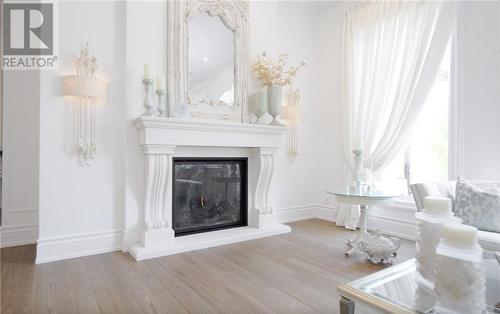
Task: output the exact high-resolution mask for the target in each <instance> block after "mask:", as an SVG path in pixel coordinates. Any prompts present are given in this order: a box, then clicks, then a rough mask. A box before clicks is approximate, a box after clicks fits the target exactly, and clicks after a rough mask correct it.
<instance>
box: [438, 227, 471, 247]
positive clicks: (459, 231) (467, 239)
mask: <svg viewBox="0 0 500 314" xmlns="http://www.w3.org/2000/svg"><path fill="white" fill-rule="evenodd" d="M442 235H443V242H444V244H446V245H447V246H450V247H453V248H456V249H471V248H474V247H475V246H476V245H477V228H475V227H472V226H468V225H461V224H445V225H444V226H443V233H442Z"/></svg>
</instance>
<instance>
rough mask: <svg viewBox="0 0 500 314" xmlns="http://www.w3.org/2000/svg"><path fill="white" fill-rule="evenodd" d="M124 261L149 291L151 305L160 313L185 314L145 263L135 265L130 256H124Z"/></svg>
mask: <svg viewBox="0 0 500 314" xmlns="http://www.w3.org/2000/svg"><path fill="white" fill-rule="evenodd" d="M124 259H125V260H126V261H127V262H128V264H129V266H130V268H131V269H133V270H134V271H135V273H136V275H137V276H138V278H139V279H140V280H141V282H142V283H143V284H144V286H145V287H146V288H147V289H148V290H149V291H150V293H151V294H152V299H153V303H154V304H155V306H156V307H157V308H158V309H161V312H162V313H187V311H186V310H185V309H184V308H183V307H182V305H181V304H180V303H179V302H178V301H177V299H176V298H175V297H174V296H173V295H172V294H171V293H170V292H169V291H168V289H167V288H166V287H165V286H164V285H163V284H162V283H161V281H160V280H159V279H158V278H157V277H156V276H155V275H154V274H153V273H152V272H151V271H150V270H149V268H148V267H147V265H145V263H137V262H136V261H135V260H133V259H132V257H131V256H130V255H129V256H125V257H124Z"/></svg>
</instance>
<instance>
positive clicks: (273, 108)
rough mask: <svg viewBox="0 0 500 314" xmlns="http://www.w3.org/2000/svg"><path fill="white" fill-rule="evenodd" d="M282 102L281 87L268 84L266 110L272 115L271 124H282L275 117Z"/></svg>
mask: <svg viewBox="0 0 500 314" xmlns="http://www.w3.org/2000/svg"><path fill="white" fill-rule="evenodd" d="M282 104H283V87H282V86H268V87H267V111H268V112H269V114H270V115H271V116H272V117H273V120H272V121H271V123H269V124H271V125H283V124H281V123H280V122H279V121H278V120H277V119H276V117H277V116H279V115H280V113H281V105H282Z"/></svg>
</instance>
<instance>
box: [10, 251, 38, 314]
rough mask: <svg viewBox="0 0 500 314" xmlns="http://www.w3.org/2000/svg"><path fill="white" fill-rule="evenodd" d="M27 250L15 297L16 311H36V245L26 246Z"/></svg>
mask: <svg viewBox="0 0 500 314" xmlns="http://www.w3.org/2000/svg"><path fill="white" fill-rule="evenodd" d="M25 248H26V252H25V254H24V260H23V270H22V275H21V277H20V280H19V281H18V285H19V291H18V293H17V294H16V299H15V304H14V307H15V313H34V312H35V297H36V283H35V265H34V262H35V256H36V250H35V246H34V245H27V246H25Z"/></svg>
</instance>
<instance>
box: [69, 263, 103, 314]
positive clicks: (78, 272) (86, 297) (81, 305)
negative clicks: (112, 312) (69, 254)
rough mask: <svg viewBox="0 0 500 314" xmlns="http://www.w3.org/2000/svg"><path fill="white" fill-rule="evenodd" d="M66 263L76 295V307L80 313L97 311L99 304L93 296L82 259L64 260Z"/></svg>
mask: <svg viewBox="0 0 500 314" xmlns="http://www.w3.org/2000/svg"><path fill="white" fill-rule="evenodd" d="M66 263H67V264H68V269H69V275H70V281H71V285H72V287H73V291H74V294H75V295H76V296H77V297H76V309H77V312H78V313H80V314H84V313H88V314H94V313H99V312H100V311H99V305H98V304H97V300H96V298H95V296H94V293H93V290H92V285H91V284H90V281H89V278H88V276H87V272H86V270H85V264H84V261H83V260H82V259H80V258H75V259H71V260H68V261H66Z"/></svg>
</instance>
